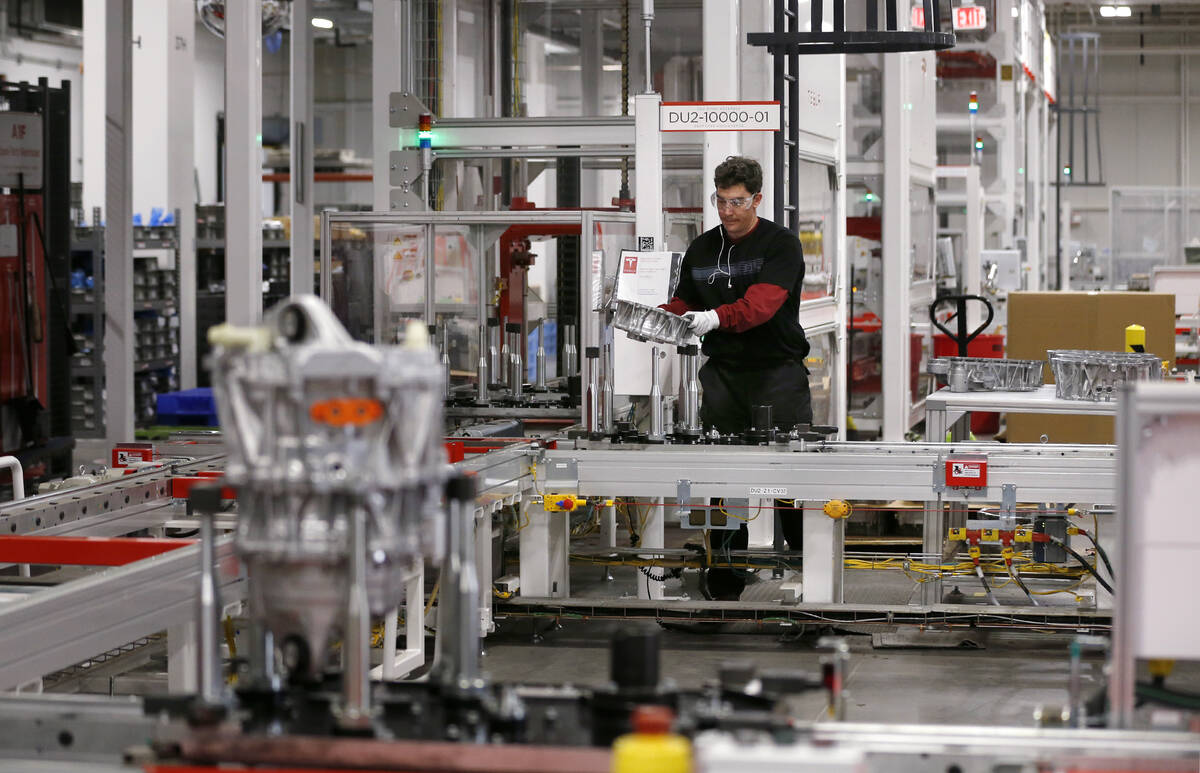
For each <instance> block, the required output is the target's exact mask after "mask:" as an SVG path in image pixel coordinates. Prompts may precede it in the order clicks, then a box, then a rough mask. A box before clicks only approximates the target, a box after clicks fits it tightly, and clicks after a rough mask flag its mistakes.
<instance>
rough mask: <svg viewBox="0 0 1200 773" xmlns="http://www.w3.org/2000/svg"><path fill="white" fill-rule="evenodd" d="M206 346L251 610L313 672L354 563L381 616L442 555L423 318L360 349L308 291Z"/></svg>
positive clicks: (341, 614)
mask: <svg viewBox="0 0 1200 773" xmlns="http://www.w3.org/2000/svg"><path fill="white" fill-rule="evenodd" d="M209 338H210V340H211V341H212V342H213V344H214V346H215V354H214V358H213V385H214V390H215V393H216V396H217V405H218V410H219V411H220V417H221V426H222V427H223V428H224V431H225V440H226V444H227V449H228V454H229V457H228V465H227V467H226V481H227V483H228V484H230V485H232V486H235V487H236V488H237V491H238V501H239V517H238V527H237V540H236V545H237V552H238V554H239V555H240V556H241V558H242V559H243V560H244V561H245V562H246V564H247V565H248V567H249V570H250V574H251V576H252V577H253V578H254V581H253V583H252V586H253V588H252V596H253V600H252V603H253V605H254V608H255V609H256V610H257V611H258V614H260V615H261V616H262V620H263V621H264V623H265V624H266V627H267V630H268V631H270V633H271V634H273V635H274V637H275V640H276V641H277V642H280V643H284V642H288V641H292V642H297V643H299V644H300V645H302V650H303V652H304V653H306V654H310V655H312V656H313V657H312V658H311V661H312V662H311V663H310V664H309V668H310V670H311V671H312V673H314V674H316V673H317V672H318V671H319V669H320V664H321V659H320V658H319V657H318V655H319V654H320V653H322V652H324V651H325V647H326V645H327V644H328V641H329V638H330V635H331V632H332V631H333V630H334V629H335V628H343V629H344V628H345V627H346V624H347V621H346V618H347V599H348V596H349V593H350V590H351V588H350V585H351V581H352V572H351V568H352V564H354V563H355V559H357V558H361V559H363V560H364V561H365V562H366V566H365V570H364V571H362V573H361V577H362V578H363V582H364V583H365V595H366V599H367V602H368V606H369V610H370V613H371V614H373V615H380V614H382V613H383V612H384V611H385V610H388V609H391V608H394V607H396V606H397V605H398V604H399V603H400V602H401V600H402V597H403V582H402V578H403V577H404V576H405V575H406V574H408V573H410V572H411V571H412V567H413V565H414V562H416V561H419V560H420V558H421V556H422V555H426V556H436V555H437V554H438V553H440V549H441V545H440V544H439V543H440V539H439V537H438V535H440V534H441V533H442V529H441V528H440V524H441V521H442V505H441V503H440V501H441V496H442V486H443V483H444V481H445V478H446V464H445V451H444V449H443V448H442V445H441V428H442V388H443V379H444V378H445V373H444V370H443V368H442V366H441V364H440V363H439V362H438V359H437V354H436V352H435V351H434V350H433V349H432V348H430V347H429V346H428V341H427V339H426V335H425V328H424V326H423V325H421V324H420V323H414V324H413V325H412V326H411V327H410V329H409V330H408V336H407V340H406V342H405V344H404V345H402V346H369V345H367V344H363V343H359V342H357V341H354V340H352V339H351V338H350V336H349V335H348V334H347V333H346V331H345V329H344V328H343V327H342V326H341V324H340V323H338V321H337V320H336V318H335V317H334V316H333V314H332V312H331V311H330V310H329V308H328V307H327V306H325V305H324V304H322V303H321V302H320V301H319V300H318V299H317V298H315V297H312V296H298V297H294V298H291V299H289V300H288V301H285V302H283V303H282V304H280V305H279V306H277V307H275V309H273V310H272V312H271V313H270V314H268V316H267V318H266V320H265V323H264V326H263V327H260V328H233V327H230V326H227V325H226V326H220V327H218V328H214V330H213V331H212V332H211V333H210V335H209ZM356 521H357V522H359V523H361V524H362V525H363V530H364V532H363V533H362V534H360V535H356V533H355V532H357V531H358V530H357V529H355V528H354V526H355V522H356ZM355 536H358V541H359V542H361V544H363V545H364V549H365V555H363V556H355V555H352V552H353V551H352V540H353V538H354V537H355Z"/></svg>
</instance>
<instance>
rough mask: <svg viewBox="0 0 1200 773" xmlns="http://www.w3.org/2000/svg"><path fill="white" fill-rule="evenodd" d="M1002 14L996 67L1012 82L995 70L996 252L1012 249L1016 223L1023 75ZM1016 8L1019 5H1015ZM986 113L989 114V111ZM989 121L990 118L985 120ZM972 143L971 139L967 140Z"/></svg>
mask: <svg viewBox="0 0 1200 773" xmlns="http://www.w3.org/2000/svg"><path fill="white" fill-rule="evenodd" d="M1003 5H1004V6H1005V7H1004V10H1000V8H999V7H998V8H997V13H996V31H997V33H998V34H999V35H1000V36H1001V37H1000V39H1001V40H1007V41H1010V42H1009V47H1008V48H1007V53H1006V55H1004V56H1003V57H1001V58H1000V59H999V60H998V62H997V63H998V64H999V65H1010V66H1011V67H1012V72H1013V79H1012V80H1011V81H1004V80H1002V79H1001V77H1000V72H1001V70H1002V67H997V68H996V81H995V83H996V106H997V108H998V109H999V111H1000V115H999V118H1000V120H1001V122H1002V124H1003V129H1002V130H1001V131H1002V134H1001V136H1000V137H998V138H996V144H997V146H998V147H997V151H996V164H997V166H996V168H997V170H998V172H997V175H998V177H999V181H1000V197H1001V210H1002V211H1001V214H1000V218H1001V227H1000V243H999V244H997V245H995V246H996V247H999V248H1000V249H1012V248H1014V247H1016V243H1015V241H1014V236H1015V233H1014V231H1015V228H1016V226H1015V223H1016V211H1017V210H1016V199H1017V196H1016V179H1015V178H1016V172H1017V163H1016V143H1017V136H1018V135H1017V85H1016V84H1017V83H1018V82H1020V81H1021V80H1024V78H1025V73H1023V72H1022V71H1021V65H1020V63H1018V62H1017V57H1016V46H1017V37H1016V24H1015V23H1014V21H1013V17H1012V14H1011V13H1010V12H1009V8H1010V7H1011V5H1010V4H1008V3H1005V4H1003ZM1018 7H1020V6H1019V4H1018ZM989 113H990V111H989ZM988 117H989V118H990V117H992V116H991V115H989V116H988ZM971 139H972V140H974V138H971Z"/></svg>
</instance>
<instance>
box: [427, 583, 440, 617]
mask: <svg viewBox="0 0 1200 773" xmlns="http://www.w3.org/2000/svg"><path fill="white" fill-rule="evenodd" d="M441 587H442V578H441V577H439V578H438V581H437V582H435V583H434V584H433V590H431V591H430V592H429V601H426V602H425V617H428V616H429V610H431V609H433V602H434V601H435V600H436V599H437V595H438V589H439V588H441Z"/></svg>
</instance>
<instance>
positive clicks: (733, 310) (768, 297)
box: [716, 282, 788, 333]
mask: <svg viewBox="0 0 1200 773" xmlns="http://www.w3.org/2000/svg"><path fill="white" fill-rule="evenodd" d="M787 296H788V291H787V290H785V289H783V288H782V287H780V286H779V285H776V284H770V283H768V282H759V283H758V284H754V285H750V288H749V289H748V290H746V294H745V295H744V296H743V297H741V298H739V299H737V300H736V301H734V302H733V303H726V304H725V305H723V306H718V307H717V309H716V311H717V318H718V319H719V320H720V321H721V327H720V329H721V330H732V331H733V332H735V333H745V332H746V331H747V330H749V329H751V328H755V327H758V326H759V325H761V324H763V323H764V322H766V321H767V320H769V319H770V318H771V317H773V316H775V312H777V311H779V307H780V306H783V302H784V301H786V300H787Z"/></svg>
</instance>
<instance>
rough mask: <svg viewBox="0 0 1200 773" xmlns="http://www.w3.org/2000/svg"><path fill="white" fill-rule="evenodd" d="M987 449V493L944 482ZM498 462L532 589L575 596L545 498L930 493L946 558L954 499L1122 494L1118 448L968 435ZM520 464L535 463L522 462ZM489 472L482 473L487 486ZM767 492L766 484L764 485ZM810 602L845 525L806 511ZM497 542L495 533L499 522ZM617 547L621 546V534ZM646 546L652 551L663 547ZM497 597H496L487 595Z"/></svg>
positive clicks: (604, 451)
mask: <svg viewBox="0 0 1200 773" xmlns="http://www.w3.org/2000/svg"><path fill="white" fill-rule="evenodd" d="M951 452H954V453H977V454H985V455H987V456H988V463H989V478H988V486H987V487H986V489H983V490H975V491H955V490H953V489H945V488H944V487H941V488H943V490H942V491H938V488H939V487H940V486H939V481H938V472H939V470H943V469H944V462H945V459H946V457H947V455H948V454H949V453H951ZM496 453H498V454H503V455H504V457H503V458H497V459H495V460H493V461H494V462H495V463H496V464H497V465H498V466H497V469H503V470H504V473H503V474H502V475H500V476H499V477H498V478H497V479H496V481H497V485H499V486H501V487H502V490H503V491H504V492H505V494H506V495H507V496H509V497H512V496H513V495H514V494H515V495H519V500H520V502H521V504H522V507H523V508H527V510H525V512H526V516H525V517H526V518H527V521H526V523H525V525H524V526H523V528H522V529H521V532H520V553H521V591H520V592H521V596H522V597H530V596H532V597H538V598H547V599H557V600H562V599H568V598H570V577H569V571H568V569H569V555H570V544H569V529H568V519H567V518H566V517H565V514H564V513H561V512H548V511H546V510H545V509H544V508H543V507H542V506H541V504H540V503H541V501H542V499H543V497H544V496H548V495H551V494H553V495H562V494H574V495H578V496H582V497H609V496H614V495H621V496H633V497H639V498H643V499H648V500H655V501H658V500H661V501H662V505H661V506H659V507H658V508H657V509H658V511H659V513H660V514H661V518H660V519H659V522H660V523H661V522H662V521H665V519H666V517H668V516H667V511H668V510H671V511H674V510H675V509H676V508H677V505H675V504H669V502H672V501H674V500H675V498H676V497H677V496H678V494H679V492H680V490H681V483H686V485H687V490H688V491H689V494H688V496H690V497H696V498H703V497H739V498H740V497H761V496H763V494H762V493H761V492H763V491H771V492H782V493H774V494H772V495H774V496H783V497H786V498H795V499H797V500H803V501H824V500H828V499H831V498H845V499H850V500H855V501H892V500H907V501H917V502H926V503H927V506H926V508H925V510H924V516H923V533H924V535H925V541H924V545H923V548H922V549H923V551H924V553H925V554H931V555H932V554H936V555H937V557H938V558H937V560H940V558H941V552H942V547H943V544H944V541H945V526H946V524H947V520H946V519H947V515H946V514H945V513H944V511H943V507H942V505H943V503H945V504H950V505H958V506H959V507H962V506H964V505H965V504H967V503H980V502H1000V501H1001V499H1002V492H1003V488H1004V487H1005V486H1006V485H1010V486H1015V487H1016V491H1017V496H1018V498H1019V499H1021V500H1022V501H1069V502H1089V503H1111V502H1113V501H1115V499H1116V497H1117V485H1116V484H1117V481H1116V457H1115V451H1114V449H1113V448H1112V447H1111V446H1057V445H1056V446H1045V445H1007V446H1004V447H1003V448H1002V449H998V448H997V447H996V446H995V445H994V444H987V445H984V444H971V443H959V444H954V445H953V446H951V445H947V444H944V443H927V444H914V443H891V444H889V443H883V444H863V443H838V442H830V443H822V444H820V445H818V446H815V447H812V448H810V449H808V450H804V449H797V448H785V447H775V448H759V447H736V446H734V447H720V448H719V449H717V448H712V447H703V446H628V445H626V446H612V445H610V444H607V443H599V444H597V443H591V442H589V441H584V440H579V441H575V447H574V448H569V447H567V446H566V445H565V444H564V443H562V442H560V443H559V444H558V447H557V448H556V449H554V450H543V449H539V448H534V447H523V446H514V447H511V448H509V449H506V450H505V451H503V452H496ZM521 465H525V466H526V467H527V469H526V471H525V472H522V471H521V469H520V468H521ZM491 485H492V479H491V478H490V477H488V478H485V479H481V481H480V488H481V490H482V491H488V490H489V489H490V486H491ZM756 492H758V493H756ZM803 517H804V526H803V528H804V545H805V550H804V558H805V561H804V569H803V571H804V575H803V579H804V600H805V601H806V602H814V603H819V604H839V603H840V602H841V601H842V560H841V557H842V542H843V530H842V526H841V523H840V522H838V521H834V520H833V519H830V518H829V517H827V516H825V515H824V514H823V513H820V512H819V511H815V510H809V511H806V512H805V513H804V516H803ZM489 539H490V531H489ZM610 544H612V543H611V542H610ZM661 544H662V543H661V541H656V542H655V543H651V544H643V545H641V546H640V547H642V548H644V550H642V551H640V553H644V555H645V557H656V556H662V553H656V552H655V550H654V549H653V548H654V547H655V546H656V545H661ZM925 585H926V586H928V587H926V588H924V589H923V590H924V598H923V602H922V603H923V604H926V605H930V604H933V603H935V601H934V600H935V599H937V598H940V587H941V585H940V582H928V583H926V584H925ZM486 603H488V602H487V601H486V600H485V604H486Z"/></svg>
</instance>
